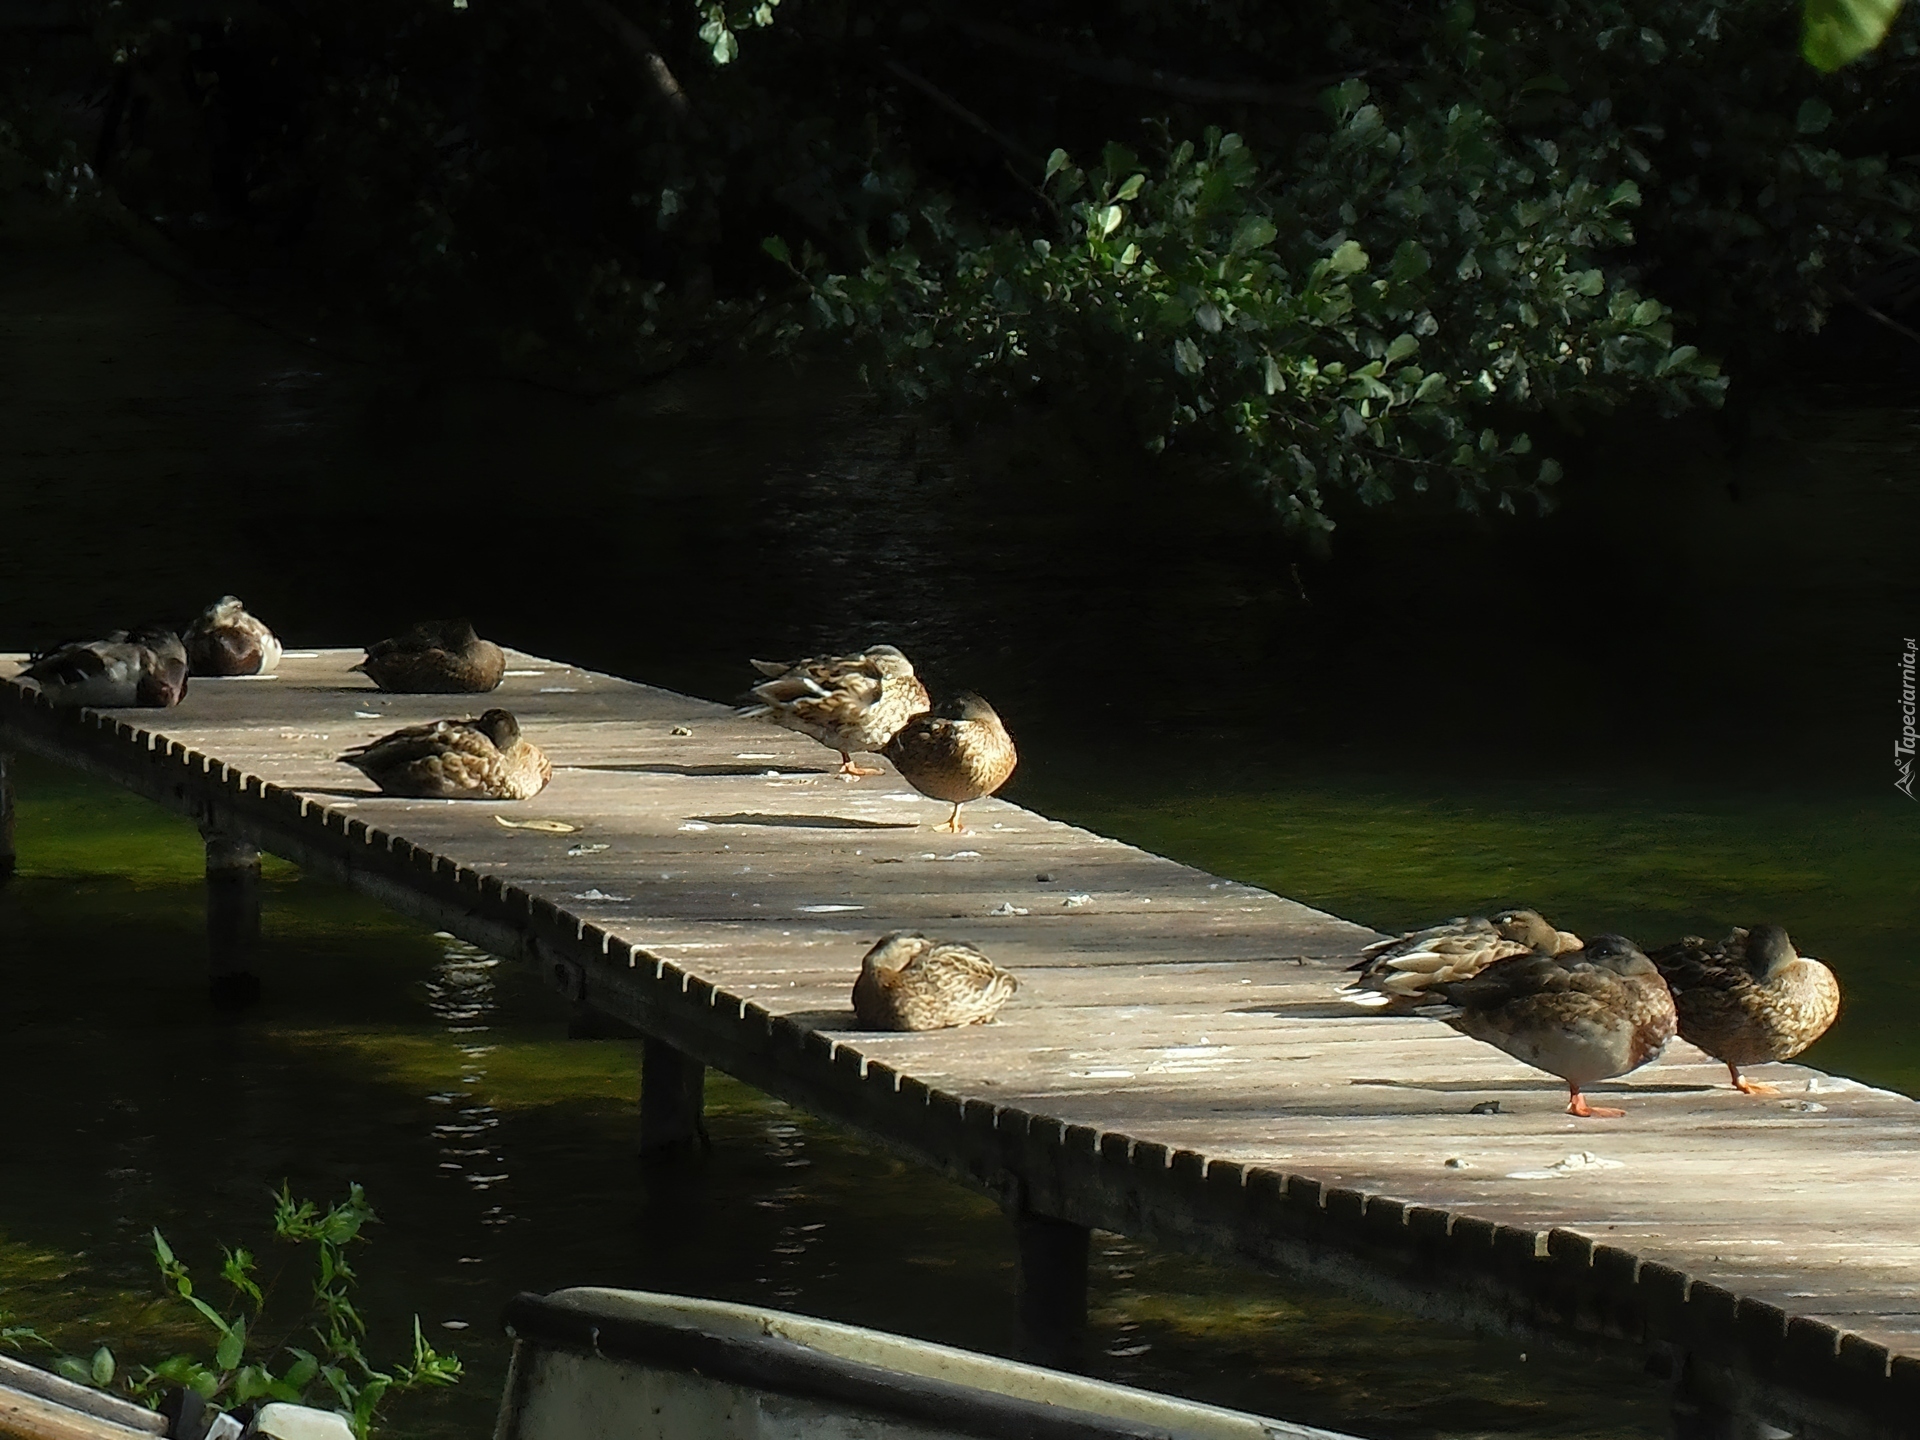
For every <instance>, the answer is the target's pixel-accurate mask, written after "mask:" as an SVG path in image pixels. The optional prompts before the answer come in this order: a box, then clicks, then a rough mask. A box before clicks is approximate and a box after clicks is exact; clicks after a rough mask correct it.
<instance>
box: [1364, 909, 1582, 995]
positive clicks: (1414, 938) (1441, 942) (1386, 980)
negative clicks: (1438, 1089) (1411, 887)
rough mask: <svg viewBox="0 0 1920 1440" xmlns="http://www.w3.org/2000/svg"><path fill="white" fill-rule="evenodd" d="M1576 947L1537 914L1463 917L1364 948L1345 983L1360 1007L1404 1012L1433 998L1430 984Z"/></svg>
mask: <svg viewBox="0 0 1920 1440" xmlns="http://www.w3.org/2000/svg"><path fill="white" fill-rule="evenodd" d="M1579 948H1580V937H1579V936H1578V935H1574V934H1571V933H1569V932H1568V931H1565V930H1556V929H1554V928H1553V926H1552V925H1550V924H1548V923H1547V921H1546V920H1545V919H1543V918H1542V917H1541V915H1540V912H1539V911H1537V910H1502V911H1500V912H1499V913H1498V914H1495V915H1491V916H1481V915H1475V916H1472V917H1471V918H1469V917H1467V916H1464V915H1463V916H1460V917H1458V918H1456V919H1453V920H1449V921H1446V922H1445V923H1444V924H1440V925H1430V926H1428V927H1427V928H1426V929H1425V930H1413V931H1409V932H1408V933H1407V934H1405V935H1402V936H1400V937H1399V938H1398V939H1396V940H1377V941H1375V942H1374V943H1373V944H1371V945H1369V946H1367V947H1366V949H1364V950H1362V951H1361V952H1360V960H1359V963H1358V964H1356V965H1353V966H1350V967H1349V968H1350V969H1352V970H1355V971H1358V972H1359V973H1358V974H1357V975H1355V976H1354V978H1353V979H1352V980H1351V981H1349V982H1348V984H1347V992H1348V994H1349V995H1350V996H1351V998H1353V999H1356V1000H1358V1001H1359V1002H1360V1003H1362V1004H1369V1005H1382V1006H1385V1007H1386V1008H1387V1010H1388V1012H1389V1013H1394V1012H1404V1011H1407V1010H1411V1009H1413V1008H1415V1007H1417V1006H1419V1005H1421V1004H1423V1003H1431V1002H1433V1001H1435V1000H1437V999H1438V998H1439V997H1438V995H1437V994H1436V993H1435V992H1434V990H1433V987H1434V986H1435V985H1439V984H1442V983H1445V982H1446V981H1449V980H1467V979H1471V978H1472V977H1473V976H1475V975H1478V974H1479V973H1480V972H1481V971H1482V970H1484V969H1486V968H1487V966H1489V965H1491V964H1493V962H1494V961H1496V960H1504V959H1506V958H1507V957H1508V956H1509V955H1525V954H1527V953H1528V952H1529V951H1534V950H1537V951H1539V952H1540V953H1541V954H1543V955H1563V954H1566V953H1567V952H1568V951H1572V950H1578V949H1579ZM1354 992H1359V993H1357V994H1355V993H1354Z"/></svg>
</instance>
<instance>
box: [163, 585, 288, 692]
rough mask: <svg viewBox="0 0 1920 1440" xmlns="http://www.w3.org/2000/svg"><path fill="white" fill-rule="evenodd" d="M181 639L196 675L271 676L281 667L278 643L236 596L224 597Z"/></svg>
mask: <svg viewBox="0 0 1920 1440" xmlns="http://www.w3.org/2000/svg"><path fill="white" fill-rule="evenodd" d="M180 638H181V639H182V641H184V642H185V644H186V647H187V664H188V665H189V666H190V667H191V668H192V670H193V673H194V674H195V675H271V674H272V673H273V672H274V670H275V669H276V668H277V667H278V666H279V664H280V655H281V648H280V642H279V640H277V639H275V638H274V634H273V631H271V630H269V629H268V628H267V627H266V624H265V622H264V621H262V620H261V619H260V618H259V617H258V616H256V615H253V614H250V613H249V612H248V610H247V607H246V606H245V605H242V604H241V603H240V600H239V598H238V597H237V596H233V595H222V596H221V597H220V598H219V599H218V600H216V601H214V602H213V604H211V605H209V606H208V607H207V608H206V609H205V610H203V611H201V612H200V618H199V619H197V620H195V621H194V622H193V623H192V624H191V625H189V626H188V627H187V628H186V631H185V633H184V634H182V636H181V637H180Z"/></svg>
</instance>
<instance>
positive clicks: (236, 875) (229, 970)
mask: <svg viewBox="0 0 1920 1440" xmlns="http://www.w3.org/2000/svg"><path fill="white" fill-rule="evenodd" d="M200 833H201V834H202V836H204V837H205V839H206V842H207V983H208V988H209V990H210V991H211V993H212V995H213V999H214V1002H215V1003H216V1004H220V1005H229V1006H238V1005H250V1004H252V1003H253V1002H254V1001H255V1000H258V999H259V998H260V975H259V972H258V970H257V968H256V966H257V963H258V952H259V949H260V851H259V849H258V847H256V846H255V845H253V844H252V843H250V842H249V841H246V840H243V839H241V838H240V837H239V836H237V835H232V834H228V833H226V832H224V831H220V830H213V829H207V828H203V829H202V830H201V832H200Z"/></svg>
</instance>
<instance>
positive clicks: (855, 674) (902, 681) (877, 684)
mask: <svg viewBox="0 0 1920 1440" xmlns="http://www.w3.org/2000/svg"><path fill="white" fill-rule="evenodd" d="M753 668H754V669H756V670H758V671H759V672H760V673H761V674H762V675H765V676H768V677H770V678H768V679H767V680H765V681H763V682H762V683H760V684H758V685H756V686H754V687H753V695H754V697H755V698H756V699H758V700H759V701H760V702H761V703H760V704H759V705H753V706H749V707H747V709H746V710H745V711H744V712H742V713H744V714H747V715H755V716H758V715H764V716H766V717H767V718H768V719H770V720H772V721H773V722H774V723H775V724H776V725H784V726H786V728H787V729H789V730H798V731H799V732H800V733H801V734H802V735H807V736H811V737H812V738H813V739H815V740H818V741H819V742H820V743H821V744H822V745H825V746H826V747H827V748H828V749H829V750H838V751H839V752H840V771H839V773H840V774H842V775H844V776H847V777H848V778H849V779H853V778H857V777H859V776H861V775H878V774H879V773H880V772H879V771H878V770H877V769H869V768H867V767H865V766H861V765H856V764H854V763H853V757H854V754H855V752H856V751H865V752H867V753H869V754H876V753H878V752H879V750H880V749H881V747H882V746H884V745H885V744H886V743H887V742H888V741H889V740H891V739H892V738H893V737H894V734H895V732H897V731H898V730H899V729H900V727H901V726H902V725H905V724H906V723H907V722H908V721H909V720H911V719H912V718H913V717H914V716H915V715H921V714H924V713H925V712H926V709H927V687H926V686H925V685H922V684H921V683H920V679H919V677H918V676H916V675H915V674H914V673H913V663H912V662H911V661H909V660H908V659H907V657H906V656H905V655H902V654H901V653H900V652H899V651H898V650H897V649H895V648H894V647H893V646H891V645H873V646H869V647H868V648H867V649H866V650H864V651H862V652H861V653H860V654H858V655H816V656H814V657H812V658H811V659H807V660H794V661H780V660H755V661H754V662H753Z"/></svg>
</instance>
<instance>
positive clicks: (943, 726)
mask: <svg viewBox="0 0 1920 1440" xmlns="http://www.w3.org/2000/svg"><path fill="white" fill-rule="evenodd" d="M881 754H883V755H885V756H886V757H887V759H889V760H891V761H892V762H893V763H894V764H895V765H896V766H897V767H898V768H899V770H900V773H901V775H903V776H905V777H906V781H907V783H908V784H909V785H911V786H913V788H914V789H916V790H918V791H919V792H920V793H921V794H922V795H928V796H931V797H932V798H933V799H935V800H945V801H948V802H949V803H951V804H952V806H953V813H952V814H951V815H949V816H947V818H946V819H945V820H943V821H941V822H940V824H939V825H937V826H936V827H935V828H936V829H939V830H944V831H946V832H947V833H948V834H952V835H964V834H966V833H967V832H966V830H965V829H964V828H963V827H962V826H961V824H960V807H961V806H962V805H964V804H966V803H967V801H969V800H978V799H979V798H980V797H981V796H983V795H991V794H993V792H994V791H996V790H998V789H999V788H1000V787H1001V786H1002V785H1004V784H1006V783H1007V777H1008V776H1009V775H1011V774H1013V767H1014V766H1015V765H1016V764H1017V763H1018V762H1019V758H1020V757H1019V755H1018V753H1017V752H1016V751H1015V750H1014V748H1013V737H1012V736H1011V735H1009V734H1007V727H1006V726H1004V725H1002V724H1001V723H1000V717H999V716H998V715H996V714H995V713H994V710H993V707H992V706H991V705H989V704H987V702H986V701H984V700H982V699H981V698H980V697H979V696H978V695H968V694H962V695H956V696H955V697H954V698H953V699H952V701H950V702H949V703H948V704H946V705H944V706H942V707H941V708H940V711H939V713H938V714H930V715H916V716H915V717H914V718H913V719H911V720H909V721H908V722H907V723H906V725H905V726H903V727H902V728H901V731H900V733H899V734H898V735H895V736H894V737H893V739H892V740H890V741H888V742H887V746H886V749H884V750H883V751H881Z"/></svg>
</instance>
